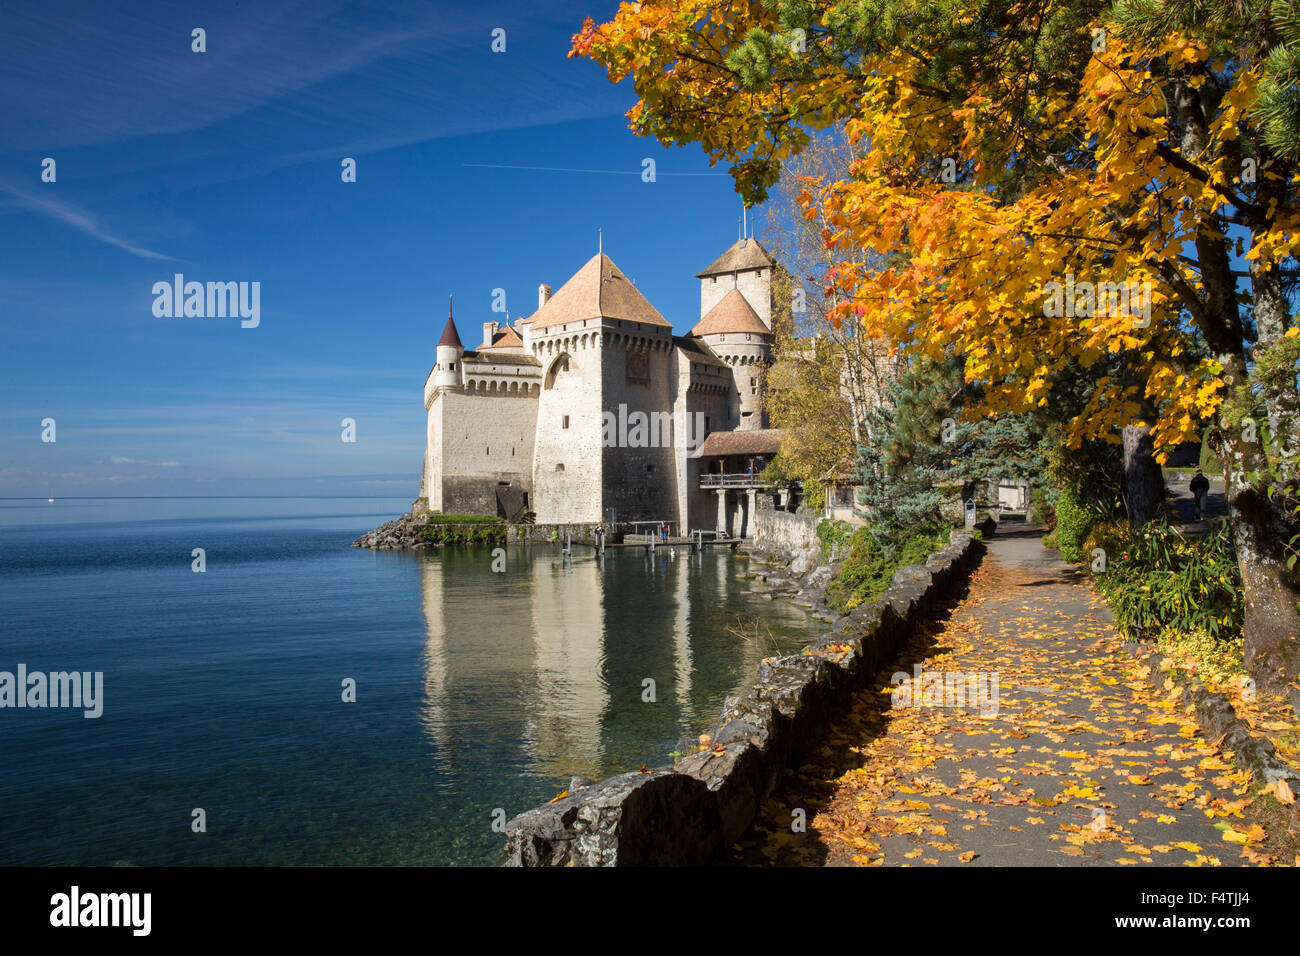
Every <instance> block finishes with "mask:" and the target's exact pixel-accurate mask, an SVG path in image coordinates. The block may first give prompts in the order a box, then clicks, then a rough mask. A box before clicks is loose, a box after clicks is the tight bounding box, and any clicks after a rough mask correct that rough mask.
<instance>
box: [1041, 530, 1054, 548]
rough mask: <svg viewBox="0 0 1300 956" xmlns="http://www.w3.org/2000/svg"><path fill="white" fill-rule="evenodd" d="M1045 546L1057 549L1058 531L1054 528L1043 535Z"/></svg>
mask: <svg viewBox="0 0 1300 956" xmlns="http://www.w3.org/2000/svg"><path fill="white" fill-rule="evenodd" d="M1043 547H1044V548H1051V549H1052V550H1053V551H1055V550H1056V531H1055V530H1052V531H1049V532H1047V534H1045V535H1043Z"/></svg>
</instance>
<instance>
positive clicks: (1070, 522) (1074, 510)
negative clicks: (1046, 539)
mask: <svg viewBox="0 0 1300 956" xmlns="http://www.w3.org/2000/svg"><path fill="white" fill-rule="evenodd" d="M1093 518H1094V515H1093V513H1092V512H1090V511H1089V510H1088V508H1087V506H1086V505H1084V503H1083V502H1082V501H1080V500H1079V498H1078V496H1077V495H1076V494H1075V492H1074V489H1073V488H1070V487H1068V486H1067V487H1065V488H1062V489H1061V494H1060V496H1059V497H1058V498H1057V499H1056V546H1057V547H1058V548H1060V550H1061V559H1062V560H1063V561H1071V562H1074V561H1082V560H1083V539H1084V538H1085V537H1087V534H1088V529H1089V527H1091V525H1092V522H1093Z"/></svg>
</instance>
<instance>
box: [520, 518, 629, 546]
mask: <svg viewBox="0 0 1300 956" xmlns="http://www.w3.org/2000/svg"><path fill="white" fill-rule="evenodd" d="M552 533H554V534H555V538H554V539H552V537H551V534H552ZM566 534H572V535H573V540H574V541H575V542H576V543H579V544H594V543H595V540H596V525H595V524H594V523H593V524H512V525H511V526H510V540H511V541H531V542H541V543H545V544H552V543H554V542H560V543H563V541H564V536H565V535H566ZM610 540H613V539H612V538H611V539H610Z"/></svg>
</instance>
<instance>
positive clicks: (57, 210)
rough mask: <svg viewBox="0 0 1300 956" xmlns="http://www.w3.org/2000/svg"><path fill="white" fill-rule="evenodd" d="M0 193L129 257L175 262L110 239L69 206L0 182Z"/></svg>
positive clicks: (92, 218)
mask: <svg viewBox="0 0 1300 956" xmlns="http://www.w3.org/2000/svg"><path fill="white" fill-rule="evenodd" d="M0 189H3V190H4V191H5V192H7V193H8V194H9V195H11V196H13V197H14V198H15V199H17V200H18V201H19V202H20V203H21V204H22V205H23V206H25V207H27V208H28V209H31V210H34V211H36V212H39V213H41V214H42V215H45V216H48V217H49V218H51V219H54V220H57V221H58V222H61V223H63V224H64V225H67V226H71V227H72V228H73V229H76V230H77V231H78V232H81V233H84V234H85V235H87V236H91V237H92V238H95V239H98V240H99V241H100V242H106V243H108V244H109V245H110V246H117V248H119V249H122V250H124V251H126V252H129V253H131V255H133V256H139V257H140V258H142V259H161V260H165V261H167V262H176V261H178V260H176V258H175V257H173V256H165V255H163V254H162V253H161V252H154V251H153V250H152V249H146V248H144V247H143V246H137V245H135V244H134V243H132V242H130V241H128V240H126V239H123V238H122V237H121V236H116V235H114V234H113V233H111V232H109V231H108V230H107V229H106V228H105V227H104V226H102V225H101V224H100V223H99V220H98V219H97V218H96V217H95V216H93V215H92V214H90V213H88V212H86V211H85V210H83V209H80V208H78V207H76V206H74V205H72V204H71V203H67V202H64V201H62V200H59V199H54V198H53V197H51V196H43V195H41V194H39V193H35V192H29V191H27V190H23V189H19V188H18V187H16V186H14V185H12V184H10V183H6V182H0Z"/></svg>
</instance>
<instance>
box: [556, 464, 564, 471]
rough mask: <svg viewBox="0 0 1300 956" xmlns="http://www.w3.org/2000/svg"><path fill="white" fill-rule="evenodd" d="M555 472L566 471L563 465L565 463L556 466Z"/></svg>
mask: <svg viewBox="0 0 1300 956" xmlns="http://www.w3.org/2000/svg"><path fill="white" fill-rule="evenodd" d="M555 470H556V471H564V465H563V463H561V464H558V465H556V466H555Z"/></svg>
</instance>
